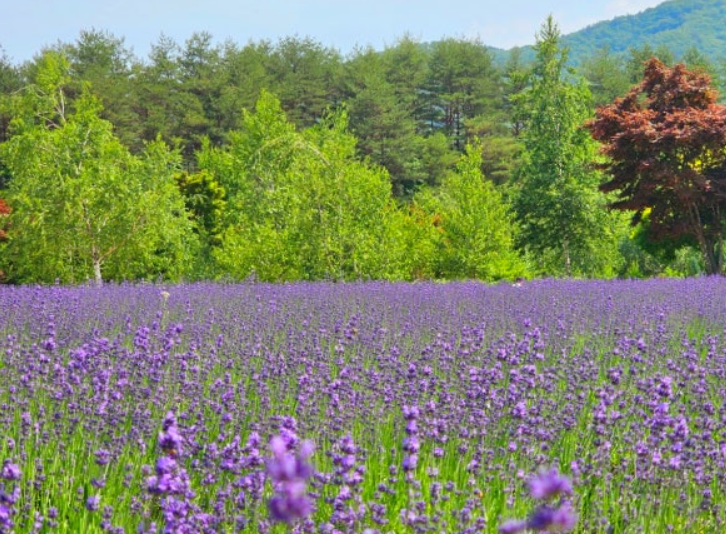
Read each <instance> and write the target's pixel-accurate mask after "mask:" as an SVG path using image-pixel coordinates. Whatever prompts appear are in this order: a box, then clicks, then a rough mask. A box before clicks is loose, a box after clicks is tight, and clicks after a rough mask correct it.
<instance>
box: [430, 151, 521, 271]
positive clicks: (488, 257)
mask: <svg viewBox="0 0 726 534" xmlns="http://www.w3.org/2000/svg"><path fill="white" fill-rule="evenodd" d="M481 153H482V146H481V144H480V142H475V143H474V144H470V145H468V146H467V148H466V154H465V155H463V156H462V157H461V159H460V161H459V163H458V164H457V166H456V171H455V172H452V173H450V174H449V175H447V176H446V178H445V179H444V181H443V182H442V184H441V187H440V188H439V189H438V190H437V191H436V192H435V193H432V192H424V193H422V194H420V195H419V196H418V197H417V198H416V202H417V204H418V205H419V206H421V207H422V208H423V209H424V210H425V211H427V212H429V213H432V214H434V215H435V217H436V222H437V224H436V226H437V228H438V229H439V231H440V233H439V234H438V236H437V237H438V239H437V241H436V243H437V248H436V253H435V256H434V271H435V272H436V275H437V277H440V278H446V279H456V278H478V279H482V280H488V281H496V280H502V279H510V280H511V279H514V278H517V277H520V276H524V275H525V274H526V269H525V265H524V262H523V260H522V258H521V257H520V256H519V255H518V253H517V252H516V251H515V250H514V231H515V225H514V222H513V220H512V219H513V218H512V215H511V213H510V212H509V207H508V206H507V205H506V203H505V202H504V200H503V198H502V195H501V193H500V192H499V191H498V190H497V189H496V188H495V186H494V185H493V184H492V183H491V182H490V181H489V180H487V179H485V178H484V176H482V173H481V165H482V157H481Z"/></svg>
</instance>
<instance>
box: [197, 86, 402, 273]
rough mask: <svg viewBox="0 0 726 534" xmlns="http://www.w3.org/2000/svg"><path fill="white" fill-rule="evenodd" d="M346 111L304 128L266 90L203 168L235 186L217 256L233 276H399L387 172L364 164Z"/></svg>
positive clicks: (203, 159)
mask: <svg viewBox="0 0 726 534" xmlns="http://www.w3.org/2000/svg"><path fill="white" fill-rule="evenodd" d="M346 129H347V119H346V117H345V114H344V113H339V114H336V115H333V116H330V117H328V118H326V119H325V120H323V121H322V123H321V124H319V125H317V126H315V127H313V128H309V129H307V130H305V131H304V132H302V133H301V132H297V131H296V130H295V127H294V126H293V125H292V124H291V123H290V122H289V121H288V120H287V117H286V115H285V113H284V111H283V110H282V107H281V105H280V102H279V101H278V100H277V99H276V98H275V97H274V96H272V95H271V94H270V93H267V92H263V94H262V96H261V97H260V100H259V101H258V103H257V106H256V108H255V111H254V113H253V112H245V116H244V119H243V128H242V129H241V130H240V131H238V132H232V133H231V134H230V143H229V145H228V146H226V147H224V148H214V147H211V146H207V147H206V148H205V149H204V150H202V152H201V153H200V154H199V165H200V167H201V168H202V169H203V170H206V171H208V172H210V173H211V174H212V175H213V176H214V177H215V179H216V180H218V181H219V183H220V184H221V185H222V186H223V187H224V188H225V189H226V190H227V201H228V206H229V209H228V210H227V214H228V215H227V217H226V218H225V230H224V233H223V235H222V246H221V247H220V248H219V249H217V250H216V251H215V257H216V259H217V261H218V263H219V266H220V269H221V270H222V271H223V272H226V273H229V274H230V275H232V276H233V277H235V278H245V277H247V276H250V275H252V274H254V275H255V276H257V277H259V278H260V279H263V280H300V279H305V280H314V279H325V278H333V279H340V278H352V279H357V278H382V277H383V278H388V277H395V276H400V275H399V274H398V273H400V270H401V267H400V265H399V264H398V263H397V261H398V260H395V258H399V257H400V256H396V254H389V252H390V251H391V249H392V246H391V240H393V239H397V237H396V235H395V232H394V233H391V232H388V231H387V227H388V225H387V221H388V220H389V219H390V218H391V216H392V215H391V214H392V213H393V212H392V206H391V189H390V183H389V179H388V175H387V173H386V172H385V170H383V169H381V168H378V167H369V166H367V165H366V164H364V163H361V162H360V161H358V160H357V159H356V151H355V138H354V137H353V136H352V135H351V134H349V133H348V132H347V131H346Z"/></svg>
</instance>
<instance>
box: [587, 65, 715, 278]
mask: <svg viewBox="0 0 726 534" xmlns="http://www.w3.org/2000/svg"><path fill="white" fill-rule="evenodd" d="M716 98H717V95H716V92H715V91H714V90H713V89H712V88H711V87H710V79H709V77H708V75H706V74H704V73H703V72H694V71H690V70H688V69H687V68H686V67H685V66H684V65H683V64H679V65H676V66H675V67H673V68H670V67H667V66H666V65H664V64H663V63H662V62H661V61H659V60H657V59H655V58H654V59H651V60H650V62H649V63H648V64H647V67H646V69H645V76H644V78H643V81H642V82H641V83H640V84H639V85H638V86H636V87H635V88H633V89H632V90H631V91H630V92H629V93H628V94H627V95H626V96H625V97H624V98H620V99H617V100H616V101H615V102H614V103H613V104H611V105H609V106H606V107H603V108H600V109H599V110H598V112H597V116H596V118H595V119H594V120H593V121H592V122H590V123H589V128H590V131H591V132H592V135H593V137H594V138H595V139H597V140H599V141H601V142H602V143H604V145H603V152H604V154H605V155H607V156H608V158H609V162H608V163H607V164H606V165H605V166H604V168H605V170H606V171H607V173H608V174H609V176H610V179H609V180H608V181H607V182H606V183H605V184H603V186H602V190H603V191H614V192H617V197H618V198H617V199H616V200H615V201H613V202H612V203H611V206H612V207H614V208H617V209H621V210H630V211H633V212H634V218H633V221H634V222H636V223H637V222H639V221H641V220H643V219H644V218H646V217H647V219H646V220H647V223H648V225H649V228H650V230H651V235H652V236H653V237H655V238H656V239H658V238H660V239H663V238H678V237H681V236H684V235H687V236H690V237H692V238H693V239H695V241H696V242H697V243H698V246H699V248H700V251H701V253H702V254H703V257H704V260H705V265H706V269H707V272H709V273H720V272H722V271H723V250H722V242H723V237H724V224H725V223H726V106H722V105H719V104H717V103H716Z"/></svg>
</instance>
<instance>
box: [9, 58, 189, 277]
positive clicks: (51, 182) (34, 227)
mask: <svg viewBox="0 0 726 534" xmlns="http://www.w3.org/2000/svg"><path fill="white" fill-rule="evenodd" d="M39 67H40V68H39V71H38V76H37V80H38V81H37V83H36V84H35V85H32V86H29V87H27V88H26V89H25V91H24V92H23V93H21V94H20V95H19V96H18V97H17V99H16V101H15V109H16V113H15V116H14V119H13V122H12V125H11V132H12V136H11V137H10V139H9V140H8V141H6V142H5V143H3V144H2V145H0V160H2V162H3V163H4V164H5V165H6V166H7V167H8V169H9V170H10V173H11V175H12V176H13V179H12V180H11V182H10V186H9V189H8V191H7V200H8V203H9V204H10V205H11V206H12V208H13V210H12V213H11V214H10V232H9V238H10V239H9V242H8V244H7V248H6V249H5V253H4V255H3V260H2V261H3V265H4V269H5V270H6V272H7V274H8V276H9V277H11V278H12V279H13V280H15V281H19V282H30V281H44V282H50V281H52V280H54V279H60V280H61V281H64V282H79V281H83V280H85V279H88V278H91V279H94V280H95V281H96V283H99V284H100V283H101V282H102V280H103V279H104V278H106V279H109V278H110V279H117V280H120V279H128V278H139V277H149V276H154V277H155V276H158V275H165V276H170V277H178V276H180V275H181V274H182V273H181V270H182V269H183V265H184V263H185V259H186V258H187V257H188V254H189V253H190V247H191V246H192V245H193V233H192V231H191V230H192V225H191V223H190V221H189V218H188V216H187V213H186V211H185V208H184V203H183V200H182V197H181V195H180V194H179V192H178V189H177V188H176V186H175V183H174V179H173V176H174V172H175V171H176V170H177V169H178V157H177V155H176V154H175V153H173V152H171V151H169V150H168V148H167V147H166V146H165V145H164V144H163V143H161V142H153V143H151V144H149V145H148V146H147V147H146V149H145V150H144V152H143V154H141V155H140V156H139V157H135V156H132V155H131V154H130V153H129V152H128V150H127V149H126V148H125V147H124V146H123V145H122V144H121V143H120V142H119V140H118V139H117V138H116V137H115V136H114V134H113V127H112V125H111V123H109V122H108V121H105V120H103V119H101V118H100V113H101V106H100V104H99V102H98V101H97V100H96V99H95V98H94V97H92V96H91V95H90V94H89V93H88V92H84V93H83V94H81V95H80V97H79V98H78V99H77V101H76V105H75V110H74V111H73V112H72V113H71V112H69V111H68V110H67V109H66V107H65V102H66V97H65V95H64V93H63V87H64V86H65V85H66V84H67V81H68V80H67V77H68V67H69V65H68V62H67V60H66V59H65V58H64V57H63V56H61V55H59V54H56V53H53V52H48V53H46V54H45V55H44V56H43V58H41V60H40V62H39Z"/></svg>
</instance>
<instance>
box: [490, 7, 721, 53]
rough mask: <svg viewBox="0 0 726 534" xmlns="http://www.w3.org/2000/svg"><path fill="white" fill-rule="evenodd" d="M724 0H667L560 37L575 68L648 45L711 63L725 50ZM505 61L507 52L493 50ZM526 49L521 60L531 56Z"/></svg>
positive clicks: (529, 51) (654, 48)
mask: <svg viewBox="0 0 726 534" xmlns="http://www.w3.org/2000/svg"><path fill="white" fill-rule="evenodd" d="M724 21H726V0H668V1H666V2H663V3H662V4H660V5H658V6H656V7H653V8H650V9H646V10H645V11H643V12H641V13H638V14H636V15H626V16H622V17H617V18H614V19H612V20H608V21H603V22H598V23H596V24H593V25H591V26H588V27H587V28H584V29H582V30H580V31H577V32H574V33H571V34H568V35H565V36H563V39H562V43H563V44H564V45H566V46H568V47H569V48H570V61H571V62H572V63H573V64H575V65H577V64H580V63H581V62H582V61H583V60H584V59H585V58H588V57H591V56H592V55H593V53H595V52H596V51H597V50H598V49H601V48H603V47H607V48H609V49H610V51H611V52H613V53H615V54H627V53H628V51H629V50H630V49H633V48H637V49H641V48H642V47H644V46H649V47H651V48H652V49H653V50H657V49H658V48H659V47H666V48H668V49H669V50H670V51H671V52H672V53H673V55H674V56H675V57H676V58H682V57H683V56H684V55H686V54H687V53H688V51H689V50H691V49H694V48H695V49H697V50H698V51H699V52H700V53H701V54H702V55H703V56H704V57H706V58H707V59H708V60H710V61H712V62H718V61H719V60H721V59H722V58H723V55H724V50H726V24H724ZM492 52H493V53H494V55H495V57H497V59H500V60H502V61H505V60H506V58H507V56H508V52H507V51H505V50H497V49H493V50H492ZM533 55H534V54H533V52H532V50H531V47H525V49H524V50H523V57H524V58H530V57H531V56H533Z"/></svg>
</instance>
